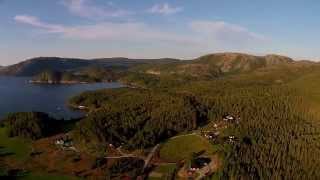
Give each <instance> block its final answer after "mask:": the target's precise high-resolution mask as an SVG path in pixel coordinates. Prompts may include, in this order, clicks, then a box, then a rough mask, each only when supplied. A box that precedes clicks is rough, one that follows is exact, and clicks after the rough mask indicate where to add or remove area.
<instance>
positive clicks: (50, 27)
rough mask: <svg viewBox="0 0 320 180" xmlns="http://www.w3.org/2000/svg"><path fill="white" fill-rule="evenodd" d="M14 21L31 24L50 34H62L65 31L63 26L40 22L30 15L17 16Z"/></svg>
mask: <svg viewBox="0 0 320 180" xmlns="http://www.w3.org/2000/svg"><path fill="white" fill-rule="evenodd" d="M14 20H15V21H16V22H19V23H24V24H29V25H32V26H34V27H38V28H42V29H45V30H46V31H47V32H49V33H60V32H63V31H64V29H65V28H64V27H63V26H61V25H55V24H48V23H44V22H42V21H40V20H39V19H38V18H37V17H34V16H29V15H17V16H15V17H14Z"/></svg>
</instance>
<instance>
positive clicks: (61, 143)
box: [55, 138, 73, 147]
mask: <svg viewBox="0 0 320 180" xmlns="http://www.w3.org/2000/svg"><path fill="white" fill-rule="evenodd" d="M55 144H56V145H59V146H62V147H72V146H73V141H72V140H71V139H63V138H59V139H57V140H56V141H55Z"/></svg>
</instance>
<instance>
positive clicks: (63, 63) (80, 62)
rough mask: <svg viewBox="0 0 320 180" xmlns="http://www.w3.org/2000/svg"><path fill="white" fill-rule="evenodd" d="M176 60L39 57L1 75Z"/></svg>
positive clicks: (174, 60)
mask: <svg viewBox="0 0 320 180" xmlns="http://www.w3.org/2000/svg"><path fill="white" fill-rule="evenodd" d="M176 61H178V60H176V59H169V58H167V59H128V58H101V59H74V58H59V57H38V58H33V59H29V60H26V61H23V62H20V63H18V64H14V65H11V66H7V67H3V68H0V75H11V76H34V75H36V74H39V73H41V72H43V71H46V70H52V71H71V70H75V69H79V68H84V67H88V66H99V67H110V68H111V67H117V68H123V69H127V68H129V67H132V66H135V65H141V64H153V63H160V64H161V63H171V62H176Z"/></svg>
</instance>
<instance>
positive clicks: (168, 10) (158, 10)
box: [148, 3, 183, 15]
mask: <svg viewBox="0 0 320 180" xmlns="http://www.w3.org/2000/svg"><path fill="white" fill-rule="evenodd" d="M182 10H183V8H182V7H172V6H171V5H170V4H168V3H163V4H155V5H153V6H152V7H151V8H150V9H148V12H149V13H153V14H162V15H170V14H175V13H178V12H181V11H182Z"/></svg>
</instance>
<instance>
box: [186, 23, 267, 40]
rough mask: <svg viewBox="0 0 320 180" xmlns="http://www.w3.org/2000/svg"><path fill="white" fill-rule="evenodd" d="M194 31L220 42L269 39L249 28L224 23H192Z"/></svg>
mask: <svg viewBox="0 0 320 180" xmlns="http://www.w3.org/2000/svg"><path fill="white" fill-rule="evenodd" d="M190 27H191V29H192V30H193V31H195V32H198V33H201V34H203V35H206V36H211V37H212V38H214V39H216V40H218V39H221V40H230V41H236V40H240V39H242V40H261V41H264V40H266V39H267V38H266V37H264V36H263V35H260V34H257V33H254V32H251V31H249V30H248V29H247V28H245V27H242V26H239V25H236V24H231V23H227V22H224V21H193V22H191V23H190Z"/></svg>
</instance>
